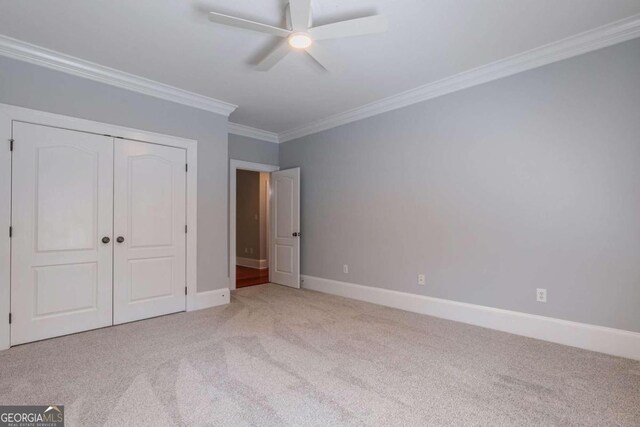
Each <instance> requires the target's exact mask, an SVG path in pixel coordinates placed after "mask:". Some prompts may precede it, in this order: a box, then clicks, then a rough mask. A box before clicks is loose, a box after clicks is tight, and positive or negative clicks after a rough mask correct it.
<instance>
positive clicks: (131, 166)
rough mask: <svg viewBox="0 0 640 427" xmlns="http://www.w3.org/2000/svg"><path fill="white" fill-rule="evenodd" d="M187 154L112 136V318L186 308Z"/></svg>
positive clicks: (126, 319) (132, 317)
mask: <svg viewBox="0 0 640 427" xmlns="http://www.w3.org/2000/svg"><path fill="white" fill-rule="evenodd" d="M185 165H186V152H185V150H184V149H181V148H173V147H167V146H163V145H155V144H148V143H143V142H136V141H129V140H125V139H116V140H115V159H114V177H115V178H114V183H115V184H114V237H115V241H114V266H113V271H114V280H113V292H114V299H113V303H114V305H113V322H114V324H119V323H124V322H130V321H133V320H139V319H144V318H147V317H153V316H160V315H162V314H168V313H175V312H178V311H184V310H185V304H186V296H185V293H186V286H187V285H186V270H185V262H186V246H185V243H186V234H185V233H186V231H187V230H186V223H187V222H186V170H185Z"/></svg>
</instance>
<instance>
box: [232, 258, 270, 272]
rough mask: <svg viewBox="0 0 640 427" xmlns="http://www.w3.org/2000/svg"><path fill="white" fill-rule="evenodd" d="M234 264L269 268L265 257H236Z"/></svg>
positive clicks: (262, 268) (261, 268)
mask: <svg viewBox="0 0 640 427" xmlns="http://www.w3.org/2000/svg"><path fill="white" fill-rule="evenodd" d="M236 265H240V266H242V267H249V268H257V269H259V270H264V269H265V268H269V261H268V260H266V259H252V258H243V257H236Z"/></svg>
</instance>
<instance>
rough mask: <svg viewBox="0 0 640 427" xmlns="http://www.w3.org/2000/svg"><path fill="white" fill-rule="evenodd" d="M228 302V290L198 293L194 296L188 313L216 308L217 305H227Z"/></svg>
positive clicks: (229, 296) (229, 300)
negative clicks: (193, 301) (192, 304)
mask: <svg viewBox="0 0 640 427" xmlns="http://www.w3.org/2000/svg"><path fill="white" fill-rule="evenodd" d="M229 302H231V293H230V291H229V289H228V288H223V289H215V290H213V291H205V292H198V293H197V294H196V298H195V304H194V306H193V308H191V309H189V310H188V311H195V310H202V309H204V308H210V307H216V306H218V305H224V304H229Z"/></svg>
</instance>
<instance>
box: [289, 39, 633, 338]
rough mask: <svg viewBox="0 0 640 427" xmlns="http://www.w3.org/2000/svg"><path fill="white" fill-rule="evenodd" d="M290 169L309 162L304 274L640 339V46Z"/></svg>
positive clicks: (449, 108) (295, 149)
mask: <svg viewBox="0 0 640 427" xmlns="http://www.w3.org/2000/svg"><path fill="white" fill-rule="evenodd" d="M280 166H281V167H282V168H288V167H294V166H300V167H301V168H302V191H301V193H302V232H303V236H304V238H303V239H302V272H303V274H307V275H312V276H319V277H323V278H328V279H334V280H341V281H347V282H352V283H358V284H363V285H368V286H374V287H380V288H387V289H394V290H398V291H403V292H410V293H416V294H424V295H431V296H435V297H440V298H446V299H451V300H456V301H464V302H469V303H474V304H482V305H486V306H492V307H499V308H504V309H510V310H516V311H521V312H526V313H535V314H540V315H545V316H552V317H557V318H561V319H569V320H574V321H578V322H586V323H592V324H597V325H605V326H611V327H616V328H622V329H626V330H632V331H640V40H634V41H630V42H626V43H624V44H620V45H616V46H613V47H609V48H606V49H602V50H599V51H596V52H592V53H589V54H586V55H582V56H579V57H575V58H572V59H569V60H565V61H562V62H558V63H555V64H551V65H548V66H545V67H542V68H538V69H536V70H531V71H528V72H525V73H522V74H519V75H516V76H512V77H509V78H505V79H501V80H498V81H495V82H492V83H487V84H484V85H481V86H477V87H474V88H470V89H467V90H464V91H460V92H457V93H453V94H450V95H447V96H443V97H440V98H437V99H433V100H430V101H427V102H423V103H420V104H416V105H413V106H410V107H406V108H404V109H401V110H397V111H393V112H389V113H385V114H382V115H378V116H376V117H372V118H369V119H365V120H361V121H359V122H355V123H351V124H348V125H344V126H341V127H339V128H335V129H331V130H327V131H323V132H320V133H317V134H315V135H310V136H307V137H304V138H301V139H299V140H296V141H291V142H288V143H284V144H280ZM343 264H349V267H350V268H349V270H350V272H349V274H343V273H342V265H343ZM418 273H425V274H426V275H427V285H426V286H418V285H417V284H416V275H417V274H418ZM538 287H539V288H546V289H547V290H548V300H549V301H548V303H546V304H542V303H537V302H536V301H535V289H536V288H538Z"/></svg>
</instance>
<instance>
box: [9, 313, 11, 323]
mask: <svg viewBox="0 0 640 427" xmlns="http://www.w3.org/2000/svg"><path fill="white" fill-rule="evenodd" d="M9 324H11V313H9Z"/></svg>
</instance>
